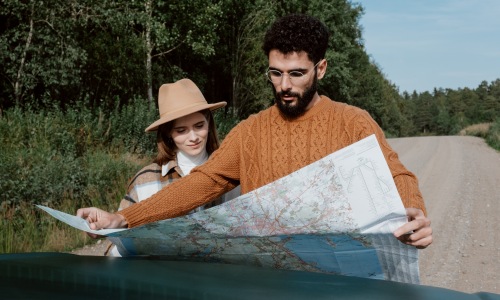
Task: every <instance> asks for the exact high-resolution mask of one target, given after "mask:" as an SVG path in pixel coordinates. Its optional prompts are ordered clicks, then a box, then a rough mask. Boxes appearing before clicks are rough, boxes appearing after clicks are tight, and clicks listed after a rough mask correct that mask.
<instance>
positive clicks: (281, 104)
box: [273, 76, 318, 119]
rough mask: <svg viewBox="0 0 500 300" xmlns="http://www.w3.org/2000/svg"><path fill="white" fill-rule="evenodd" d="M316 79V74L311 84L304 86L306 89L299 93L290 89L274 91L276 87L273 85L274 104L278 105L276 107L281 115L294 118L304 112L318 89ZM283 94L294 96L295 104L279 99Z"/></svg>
mask: <svg viewBox="0 0 500 300" xmlns="http://www.w3.org/2000/svg"><path fill="white" fill-rule="evenodd" d="M317 83H318V79H317V78H316V76H314V80H313V82H312V84H311V85H310V86H309V87H308V88H306V90H305V91H304V92H303V93H302V95H301V94H299V93H295V92H292V91H287V92H284V91H281V92H276V88H275V87H274V86H273V91H274V98H275V102H276V105H277V106H278V109H279V110H280V111H281V113H282V114H283V115H285V116H286V117H288V118H291V119H295V118H297V117H300V116H301V115H303V114H304V113H305V112H306V108H307V106H308V105H309V103H311V101H312V99H313V98H314V95H315V94H316V91H317V90H318V87H317ZM283 96H291V97H296V98H297V102H296V104H295V105H293V104H291V103H288V102H285V101H283V100H282V99H281V97H283Z"/></svg>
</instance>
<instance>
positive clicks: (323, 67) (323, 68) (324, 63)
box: [317, 58, 328, 79]
mask: <svg viewBox="0 0 500 300" xmlns="http://www.w3.org/2000/svg"><path fill="white" fill-rule="evenodd" d="M327 66H328V62H327V61H326V59H325V58H323V59H322V60H321V61H320V62H319V64H318V66H317V69H318V72H317V76H318V79H321V78H323V77H324V76H325V74H326V67H327Z"/></svg>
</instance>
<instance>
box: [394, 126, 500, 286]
mask: <svg viewBox="0 0 500 300" xmlns="http://www.w3.org/2000/svg"><path fill="white" fill-rule="evenodd" d="M389 143H390V144H391V145H392V146H393V148H394V149H395V150H396V151H397V152H398V153H399V156H400V159H401V161H402V162H403V163H404V164H405V166H406V167H407V168H408V169H410V170H411V171H412V172H414V173H415V174H416V175H417V176H418V178H419V180H420V188H421V190H422V194H423V196H424V199H425V201H426V206H427V210H428V214H429V217H430V219H431V221H432V227H433V230H434V234H433V237H434V243H433V244H432V245H431V246H430V247H428V248H427V249H425V250H422V251H420V273H421V281H422V284H425V285H431V286H438V287H444V288H449V289H453V290H458V291H463V292H468V293H472V292H478V291H484V292H492V293H500V240H499V236H500V235H499V230H500V217H499V216H500V153H498V152H497V151H495V150H493V149H491V148H490V147H488V146H487V145H486V144H485V142H484V141H483V140H482V139H480V138H476V137H465V136H463V137H462V136H448V137H417V138H398V139H390V140H389Z"/></svg>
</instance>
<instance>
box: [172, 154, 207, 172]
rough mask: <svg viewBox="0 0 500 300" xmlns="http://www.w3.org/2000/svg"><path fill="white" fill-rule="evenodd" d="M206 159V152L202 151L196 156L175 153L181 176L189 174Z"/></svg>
mask: <svg viewBox="0 0 500 300" xmlns="http://www.w3.org/2000/svg"><path fill="white" fill-rule="evenodd" d="M207 159H208V153H207V151H202V152H201V153H199V154H197V155H194V156H193V155H188V154H186V153H185V152H184V151H180V150H179V151H177V165H178V166H179V168H181V171H182V173H183V174H182V175H183V176H186V175H188V174H189V173H191V170H192V169H193V168H194V167H197V166H199V165H201V164H203V163H204V162H206V161H207Z"/></svg>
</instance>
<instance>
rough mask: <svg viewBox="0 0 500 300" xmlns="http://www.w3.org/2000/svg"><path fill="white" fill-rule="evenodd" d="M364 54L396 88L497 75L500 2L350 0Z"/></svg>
mask: <svg viewBox="0 0 500 300" xmlns="http://www.w3.org/2000/svg"><path fill="white" fill-rule="evenodd" d="M352 2H353V3H359V4H361V6H363V7H364V8H365V13H364V15H363V16H362V17H361V21H360V23H361V26H363V39H364V44H365V48H366V52H367V53H368V55H370V57H371V58H372V60H373V61H375V62H376V63H377V65H378V66H379V67H380V68H381V69H382V72H383V73H384V74H385V75H386V78H387V79H389V80H390V81H391V82H392V83H394V84H395V85H396V86H398V87H399V91H400V92H403V91H408V92H413V90H416V91H417V92H424V91H430V92H432V90H433V89H434V87H436V88H440V87H441V88H451V89H458V88H464V87H468V88H476V87H477V86H478V85H479V84H480V83H481V81H483V80H486V81H487V82H491V81H493V80H496V79H499V78H500V1H499V0H437V1H436V0H352Z"/></svg>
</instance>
